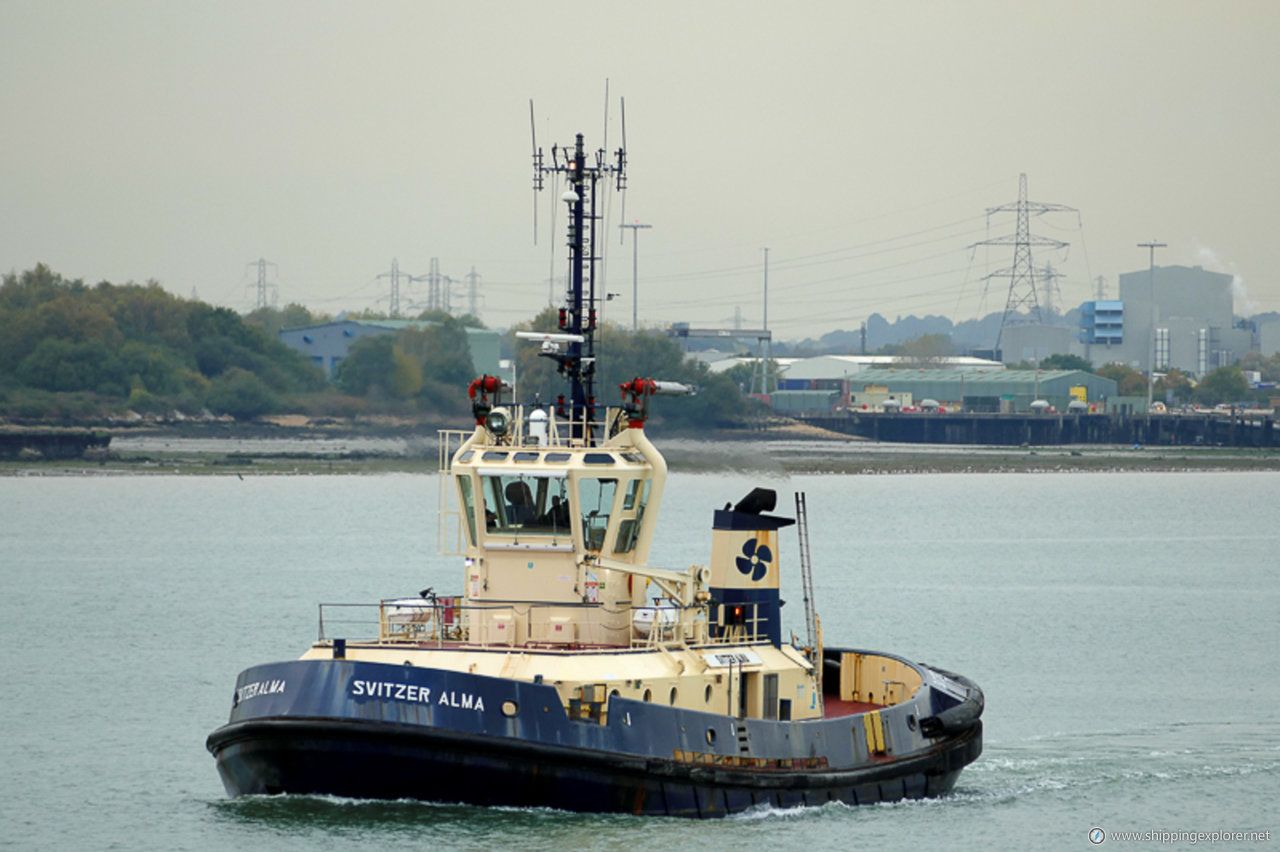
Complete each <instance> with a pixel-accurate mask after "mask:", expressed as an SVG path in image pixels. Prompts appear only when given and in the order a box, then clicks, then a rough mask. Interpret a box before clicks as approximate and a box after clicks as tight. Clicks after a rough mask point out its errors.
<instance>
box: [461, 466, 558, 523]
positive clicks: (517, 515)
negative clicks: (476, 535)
mask: <svg viewBox="0 0 1280 852" xmlns="http://www.w3.org/2000/svg"><path fill="white" fill-rule="evenodd" d="M480 483H481V485H480V488H481V491H482V492H483V495H484V525H485V529H486V530H487V531H488V532H490V533H499V534H503V533H506V534H515V535H550V536H554V535H562V536H563V535H568V534H569V529H570V523H569V481H568V479H567V477H566V476H565V475H564V474H563V473H559V472H554V473H553V472H544V471H529V472H527V473H524V472H522V473H509V472H500V471H494V472H492V473H490V472H488V471H481V473H480Z"/></svg>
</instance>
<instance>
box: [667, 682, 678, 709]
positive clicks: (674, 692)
mask: <svg viewBox="0 0 1280 852" xmlns="http://www.w3.org/2000/svg"><path fill="white" fill-rule="evenodd" d="M676 695H677V693H676V688H675V687H674V686H673V687H671V697H670V699H669V703H670V704H671V706H672V707H674V706H675V703H676Z"/></svg>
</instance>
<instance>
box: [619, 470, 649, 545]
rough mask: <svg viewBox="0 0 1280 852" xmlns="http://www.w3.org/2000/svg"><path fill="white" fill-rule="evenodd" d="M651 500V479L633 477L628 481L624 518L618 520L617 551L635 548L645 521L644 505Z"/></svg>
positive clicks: (623, 499)
mask: <svg viewBox="0 0 1280 852" xmlns="http://www.w3.org/2000/svg"><path fill="white" fill-rule="evenodd" d="M648 502H649V480H647V479H633V480H631V481H630V482H628V483H627V491H626V493H625V494H624V495H623V498H622V520H621V521H619V522H618V540H617V541H616V542H614V546H613V550H614V552H615V553H630V552H631V551H632V550H634V549H635V546H636V539H637V538H638V537H639V536H640V527H641V525H642V524H643V522H644V507H645V505H646V504H647V503H648Z"/></svg>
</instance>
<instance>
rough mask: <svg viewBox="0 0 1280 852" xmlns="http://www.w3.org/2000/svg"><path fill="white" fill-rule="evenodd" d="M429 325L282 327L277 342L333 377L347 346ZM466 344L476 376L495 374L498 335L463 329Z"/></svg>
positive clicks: (368, 323) (334, 323)
mask: <svg viewBox="0 0 1280 852" xmlns="http://www.w3.org/2000/svg"><path fill="white" fill-rule="evenodd" d="M430 325H431V323H430V322H418V321H415V320H357V319H339V320H334V321H332V322H322V323H318V324H316V325H304V326H301V327H300V328H282V329H281V330H280V342H281V343H283V344H284V345H285V346H288V347H289V348H290V349H296V350H298V351H299V352H301V353H302V354H303V355H306V356H307V357H308V358H310V359H311V362H312V363H313V364H315V365H316V366H318V367H320V368H321V369H323V370H324V373H325V375H326V376H328V377H329V378H330V379H332V378H333V370H334V368H335V367H336V366H337V365H338V364H340V363H341V362H342V359H343V358H345V357H347V352H348V351H350V349H351V344H353V343H355V342H356V341H357V340H359V339H360V338H362V337H369V336H371V335H378V334H394V333H395V332H397V331H400V330H401V329H405V328H426V327H427V326H430ZM465 330H466V332H467V344H468V346H469V347H470V349H471V365H472V366H473V367H475V370H476V373H477V375H478V374H481V373H484V374H490V375H492V374H496V373H497V372H498V333H497V332H496V331H493V330H491V329H487V328H470V327H468V328H466V329H465Z"/></svg>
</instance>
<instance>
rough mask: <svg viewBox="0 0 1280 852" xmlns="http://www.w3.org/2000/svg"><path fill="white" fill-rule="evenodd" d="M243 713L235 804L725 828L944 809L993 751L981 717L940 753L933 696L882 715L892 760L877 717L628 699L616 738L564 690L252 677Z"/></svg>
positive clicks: (221, 760) (223, 731)
mask: <svg viewBox="0 0 1280 852" xmlns="http://www.w3.org/2000/svg"><path fill="white" fill-rule="evenodd" d="M922 692H924V693H928V692H929V690H928V687H925V688H924V689H923V690H922ZM369 693H373V694H372V695H370V694H369ZM979 695H980V693H979ZM242 696H243V697H242ZM237 698H238V700H237V702H236V706H235V707H234V708H233V711H232V720H231V722H229V723H228V724H227V725H225V726H223V727H222V728H219V729H218V730H217V731H215V732H213V734H211V735H210V736H209V741H208V747H209V750H210V751H211V752H212V753H213V754H214V756H215V758H216V759H217V764H218V771H219V773H220V774H221V776H222V780H223V783H224V785H225V787H226V789H227V792H228V793H229V794H231V795H233V796H234V795H245V794H278V793H297V794H306V793H315V794H329V795H337V796H349V797H353V798H382V799H398V798H411V799H421V800H425V801H433V802H457V803H467V804H475V805H506V806H516V807H551V808H558V809H562V810H568V811H584V812H604V813H634V814H652V815H670V816H686V817H715V816H725V815H727V814H731V813H736V812H739V811H743V810H746V809H748V808H751V807H754V806H757V805H770V806H774V807H794V806H802V805H821V804H825V803H827V802H831V801H840V802H845V803H848V804H868V803H874V802H883V801H895V800H899V799H906V798H924V797H930V796H938V795H943V794H945V793H947V792H948V791H950V790H951V789H952V787H953V786H954V785H955V783H956V779H957V777H958V776H959V773H960V771H961V769H962V768H963V767H964V766H966V765H968V764H969V763H971V762H973V760H975V759H976V758H977V757H978V755H979V754H980V753H981V750H982V725H981V722H980V721H978V720H977V718H976V715H975V716H974V718H973V720H972V721H971V722H969V723H966V724H965V725H963V726H962V727H963V729H962V730H959V731H956V732H950V733H944V734H937V735H935V736H933V737H924V736H923V735H922V734H920V733H919V732H918V730H916V729H918V728H921V727H925V726H922V725H919V724H918V723H917V721H910V722H909V721H907V719H908V716H909V715H910V716H912V717H914V719H915V720H918V719H920V718H921V717H922V715H923V713H924V712H927V711H928V709H929V708H926V707H925V706H923V705H921V704H919V702H920V701H922V700H925V699H928V698H929V696H928V695H927V694H926V695H924V696H922V697H918V698H917V699H916V700H915V701H913V702H911V703H908V704H904V705H901V706H900V707H895V708H885V709H884V710H883V711H881V716H882V724H883V728H884V731H885V736H886V737H887V738H888V739H889V740H891V741H892V743H893V744H892V745H891V746H890V754H872V753H869V752H868V751H867V745H866V734H865V730H864V725H865V724H867V722H866V720H865V719H864V716H865V715H866V714H863V715H860V716H844V717H836V718H832V719H823V720H811V721H799V722H777V721H766V720H759V719H747V720H741V719H734V718H733V717H731V716H726V715H722V714H713V713H702V712H697V711H689V710H680V709H678V708H672V707H664V706H659V705H655V704H648V703H643V702H637V701H628V700H625V699H618V698H615V699H614V700H613V702H612V704H611V708H610V712H609V715H608V718H607V720H606V722H605V723H604V724H601V723H598V722H589V721H574V720H571V719H569V717H568V716H567V714H566V713H565V712H564V709H563V707H562V706H561V704H560V699H559V697H558V695H557V693H556V691H555V689H554V688H553V687H551V686H548V685H544V684H535V683H521V682H513V681H506V680H502V679H498V678H486V677H481V676H478V675H469V674H464V673H456V672H444V671H437V670H431V669H426V668H415V667H412V666H391V665H386V664H373V663H363V662H351V661H346V660H313V661H296V662H292V663H278V664H272V665H268V666H259V667H256V668H254V669H250V670H248V671H246V672H245V673H244V674H242V675H241V678H240V682H239V684H238V687H237ZM410 699H412V700H410ZM979 700H980V699H979ZM952 709H954V708H952ZM911 710H914V711H916V712H914V713H911V712H909V711H911ZM979 712H980V710H979ZM953 715H954V714H953ZM899 716H900V717H901V718H900V719H899ZM899 723H900V724H899ZM952 727H954V726H952Z"/></svg>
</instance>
